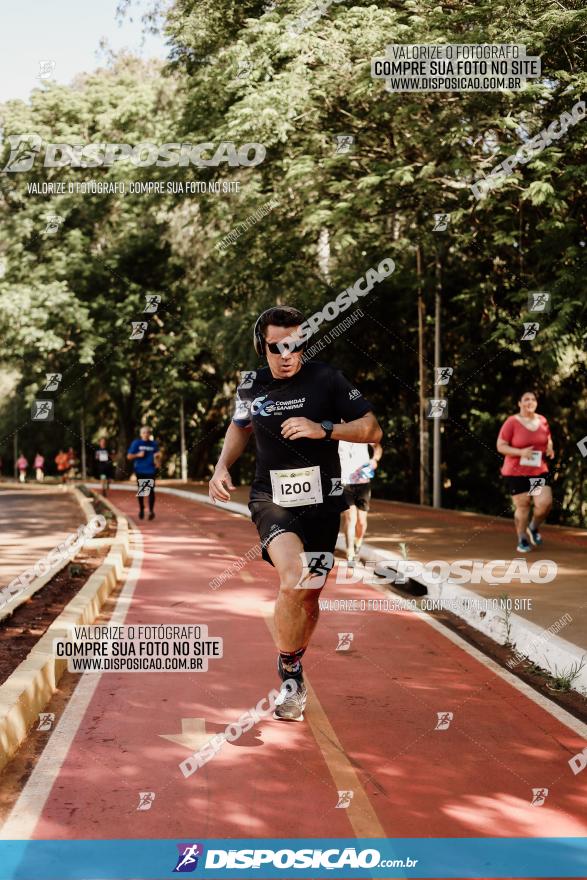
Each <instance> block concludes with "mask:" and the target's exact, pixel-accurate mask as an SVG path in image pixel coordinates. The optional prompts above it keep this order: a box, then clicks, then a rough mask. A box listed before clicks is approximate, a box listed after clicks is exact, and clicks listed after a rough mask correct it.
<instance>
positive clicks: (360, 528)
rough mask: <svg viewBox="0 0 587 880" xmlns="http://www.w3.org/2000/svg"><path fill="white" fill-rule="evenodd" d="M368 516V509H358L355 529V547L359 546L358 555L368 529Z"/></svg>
mask: <svg viewBox="0 0 587 880" xmlns="http://www.w3.org/2000/svg"><path fill="white" fill-rule="evenodd" d="M367 516H368V514H367V511H366V510H360V509H357V526H356V529H355V547H356V548H357V551H356V552H357V556H358V555H359V551H360V549H361V544H362V543H363V538H364V537H365V533H366V531H367Z"/></svg>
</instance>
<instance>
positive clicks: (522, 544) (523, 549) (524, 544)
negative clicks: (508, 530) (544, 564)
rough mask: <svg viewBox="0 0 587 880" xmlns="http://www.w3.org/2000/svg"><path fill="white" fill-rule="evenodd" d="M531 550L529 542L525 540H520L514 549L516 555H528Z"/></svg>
mask: <svg viewBox="0 0 587 880" xmlns="http://www.w3.org/2000/svg"><path fill="white" fill-rule="evenodd" d="M531 549H532V547H531V546H530V542H529V541H527V540H526V538H520V540H519V541H518V546H517V547H516V550H517V551H518V553H529V552H530V550H531Z"/></svg>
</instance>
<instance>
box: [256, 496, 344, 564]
mask: <svg viewBox="0 0 587 880" xmlns="http://www.w3.org/2000/svg"><path fill="white" fill-rule="evenodd" d="M249 510H250V511H251V519H252V520H253V522H254V523H255V526H256V527H257V531H258V532H259V538H260V539H261V545H262V547H263V553H262V556H263V559H265V561H266V562H269V563H271V565H273V563H272V562H271V559H270V557H269V554H268V553H267V547H268V546H269V544H270V543H271V541H272V540H273V538H276V537H277V536H278V535H283V534H284V533H285V532H293V533H294V535H297V536H298V538H299V539H300V541H301V542H302V545H303V548H304V550H305V551H306V552H309V553H316V552H322V553H334V550H335V547H336V539H337V538H338V532H339V529H340V512H339V511H332V510H324V508H323V505H316V504H313V505H311V506H308V507H280V506H279V504H274V503H273V501H250V502H249Z"/></svg>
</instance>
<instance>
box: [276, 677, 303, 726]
mask: <svg viewBox="0 0 587 880" xmlns="http://www.w3.org/2000/svg"><path fill="white" fill-rule="evenodd" d="M307 698H308V694H307V692H306V686H305V684H304V683H303V682H302V681H296V680H295V678H288V679H287V681H284V682H283V684H282V685H281V690H280V692H279V696H278V697H277V699H276V700H275V708H274V711H273V717H274V718H275V719H276V720H277V721H303V720H304V709H305V708H306V700H307Z"/></svg>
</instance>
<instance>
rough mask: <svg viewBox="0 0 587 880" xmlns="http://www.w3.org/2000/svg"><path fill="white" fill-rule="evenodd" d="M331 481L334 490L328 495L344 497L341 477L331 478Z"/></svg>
mask: <svg viewBox="0 0 587 880" xmlns="http://www.w3.org/2000/svg"><path fill="white" fill-rule="evenodd" d="M330 479H331V480H332V488H331V490H330V492H329V493H328V494H329V495H334V496H336V495H342V493H343V492H344V486H343V485H342V480H341V479H340V477H331V478H330Z"/></svg>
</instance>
